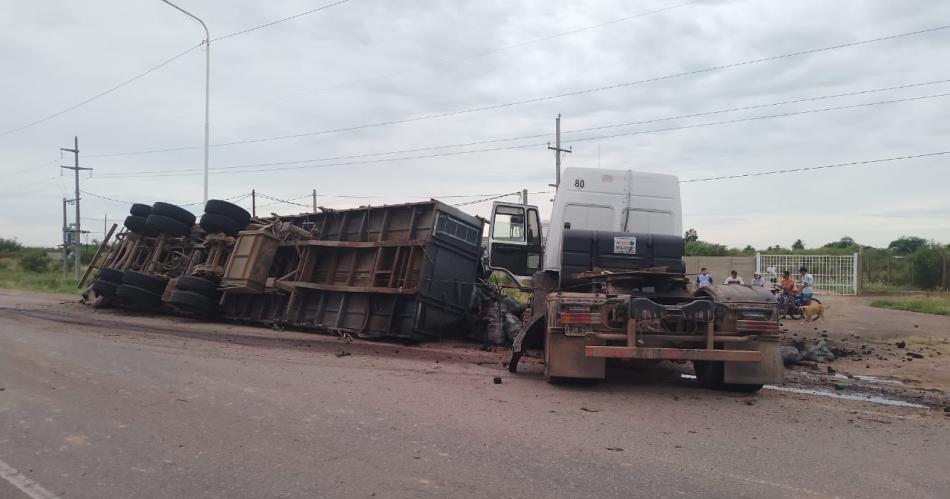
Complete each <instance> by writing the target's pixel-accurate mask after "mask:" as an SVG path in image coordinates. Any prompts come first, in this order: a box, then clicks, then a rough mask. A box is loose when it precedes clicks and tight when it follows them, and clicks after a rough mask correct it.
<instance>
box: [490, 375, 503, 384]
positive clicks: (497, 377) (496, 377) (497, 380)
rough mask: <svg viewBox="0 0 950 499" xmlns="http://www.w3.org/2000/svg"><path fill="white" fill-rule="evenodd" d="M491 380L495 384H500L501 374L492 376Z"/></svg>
mask: <svg viewBox="0 0 950 499" xmlns="http://www.w3.org/2000/svg"><path fill="white" fill-rule="evenodd" d="M492 381H493V382H494V383H495V384H496V385H500V384H501V376H495V378H494V379H493V380H492Z"/></svg>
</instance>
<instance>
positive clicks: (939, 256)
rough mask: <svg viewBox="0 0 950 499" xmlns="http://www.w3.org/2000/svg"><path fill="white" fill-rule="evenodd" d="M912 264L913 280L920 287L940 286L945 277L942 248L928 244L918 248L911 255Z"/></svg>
mask: <svg viewBox="0 0 950 499" xmlns="http://www.w3.org/2000/svg"><path fill="white" fill-rule="evenodd" d="M910 260H911V264H912V272H911V280H912V281H913V283H914V286H917V287H919V288H920V289H934V288H937V287H939V286H940V285H941V284H942V283H941V280H942V279H943V252H941V251H940V248H939V247H937V246H935V245H932V244H928V245H925V246H921V247H919V248H917V249H916V250H915V251H914V252H913V253H911V255H910Z"/></svg>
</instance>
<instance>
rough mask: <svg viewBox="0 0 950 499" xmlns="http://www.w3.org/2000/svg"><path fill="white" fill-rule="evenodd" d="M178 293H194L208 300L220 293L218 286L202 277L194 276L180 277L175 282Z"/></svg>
mask: <svg viewBox="0 0 950 499" xmlns="http://www.w3.org/2000/svg"><path fill="white" fill-rule="evenodd" d="M175 290H176V291H192V292H195V293H198V294H200V295H202V296H206V297H208V298H214V296H215V295H216V294H217V292H218V285H217V284H215V283H214V281H209V280H208V279H204V278H201V277H195V276H192V275H183V276H178V279H176V280H175Z"/></svg>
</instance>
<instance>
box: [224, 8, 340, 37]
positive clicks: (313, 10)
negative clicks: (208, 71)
mask: <svg viewBox="0 0 950 499" xmlns="http://www.w3.org/2000/svg"><path fill="white" fill-rule="evenodd" d="M349 1H350V0H340V1H338V2H333V3H331V4H327V5H324V6H323V7H317V8H316V9H311V10H308V11H306V12H301V13H299V14H294V15H292V16H290V17H285V18H283V19H278V20H276V21H271V22H269V23H264V24H261V25H258V26H254V27H253V28H247V29H242V30H240V31H235V32H233V33H228V34H226V35H222V36H219V37H217V38H212V39H211V41H212V42H216V41H218V40H224V39H225V38H231V37H232V36H238V35H243V34H245V33H250V32H251V31H256V30H259V29H263V28H267V27H270V26H273V25H275V24H279V23H282V22H284V21H290V20H291V19H297V18H298V17H303V16H306V15H307V14H313V13H314V12H320V11H321V10H325V9H329V8H330V7H334V6H336V5H340V4H341V3H346V2H349Z"/></svg>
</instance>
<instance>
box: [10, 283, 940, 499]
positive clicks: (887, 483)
mask: <svg viewBox="0 0 950 499" xmlns="http://www.w3.org/2000/svg"><path fill="white" fill-rule="evenodd" d="M137 322H138V323H141V324H143V325H141V326H140V325H136V324H137ZM342 352H347V353H349V354H350V355H345V356H338V355H340V354H341V353H342ZM501 358H502V354H501V353H498V354H483V353H481V352H477V351H473V350H472V349H470V348H460V347H449V346H436V347H433V348H405V347H397V346H391V345H380V344H372V343H369V344H367V343H362V342H357V343H354V344H344V343H342V342H341V341H340V340H338V339H336V338H331V337H324V336H315V335H303V334H299V333H287V332H275V331H268V330H266V329H259V328H245V327H237V326H229V325H220V324H211V325H209V324H194V323H190V322H188V321H183V320H179V319H174V320H173V319H164V318H151V319H146V320H142V321H140V320H139V319H138V318H136V317H134V316H129V315H126V314H124V313H121V312H102V311H92V310H86V309H83V308H81V307H80V306H78V305H75V304H61V303H59V301H57V300H56V299H55V298H46V297H37V296H34V295H22V294H16V293H8V292H4V293H3V294H0V389H2V390H0V498H8V497H9V498H20V497H24V498H25V497H33V498H37V497H53V496H58V497H63V498H67V497H68V498H73V497H82V498H85V497H88V498H103V497H175V498H179V497H222V498H234V497H255V498H256V497H381V498H388V497H413V498H415V497H439V498H443V497H520V498H524V497H582V496H587V497H670V496H690V497H808V496H820V497H829V496H842V497H948V496H950V474H948V473H947V472H946V470H947V466H948V457H950V432H948V431H947V430H948V429H950V418H948V417H945V416H944V415H943V413H942V412H941V411H937V410H929V409H927V410H925V409H907V408H894V407H884V406H879V405H874V404H871V403H866V402H852V401H843V400H834V399H828V398H822V397H813V396H807V395H797V394H788V393H780V392H775V391H763V392H761V393H760V394H758V395H756V396H752V397H749V396H736V395H730V394H723V393H717V392H710V391H705V390H701V389H699V388H696V387H695V386H694V385H693V384H692V382H691V381H689V380H685V379H681V378H680V377H679V376H678V374H676V373H675V372H674V371H672V370H670V369H662V368H661V369H659V370H654V371H653V372H652V373H649V374H646V375H644V374H642V373H638V372H633V371H624V372H619V373H613V374H614V375H615V376H614V377H613V378H612V379H611V380H609V381H607V382H604V383H601V384H598V385H594V386H583V385H582V386H567V387H556V386H549V385H547V384H546V383H545V382H544V381H543V379H542V378H541V376H540V375H539V373H540V368H539V367H538V366H537V365H536V364H535V365H532V364H531V363H529V364H528V366H527V369H526V371H527V372H526V373H524V374H517V375H509V374H508V373H507V371H505V370H504V369H503V368H502V367H501V365H500V363H499V362H498V360H500V359H501ZM495 376H501V377H502V381H503V382H502V383H501V384H495V383H494V382H493V377H495Z"/></svg>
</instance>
